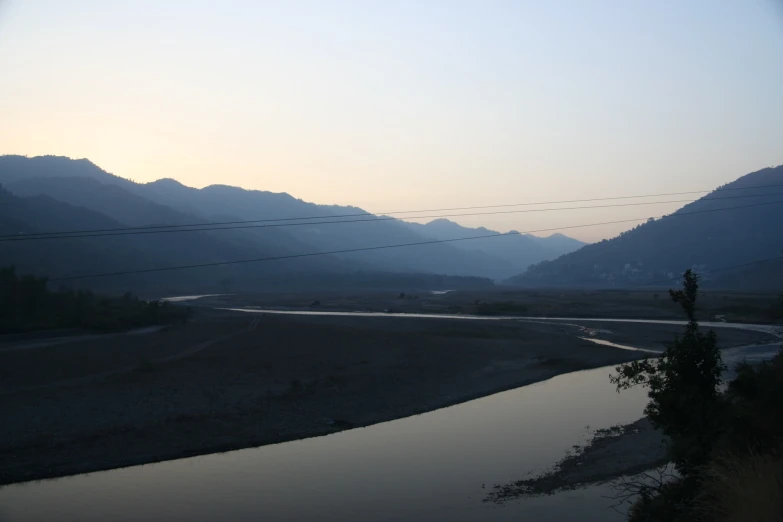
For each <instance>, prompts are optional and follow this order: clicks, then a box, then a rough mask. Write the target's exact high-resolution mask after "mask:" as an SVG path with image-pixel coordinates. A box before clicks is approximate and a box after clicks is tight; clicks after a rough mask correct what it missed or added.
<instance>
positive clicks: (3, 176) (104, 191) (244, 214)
mask: <svg viewBox="0 0 783 522" xmlns="http://www.w3.org/2000/svg"><path fill="white" fill-rule="evenodd" d="M0 183H3V184H5V186H6V187H7V188H8V189H9V190H10V191H11V192H13V194H16V195H17V196H23V197H21V198H16V199H17V200H18V201H17V203H18V206H20V208H21V207H25V206H28V204H29V203H30V201H33V200H36V201H43V200H41V199H40V197H39V196H47V198H46V199H45V201H49V202H50V203H53V204H54V203H66V204H68V206H69V208H70V209H72V210H74V211H76V210H79V209H81V210H89V211H92V213H91V216H92V219H82V220H75V221H74V220H70V221H69V220H58V219H48V218H49V217H50V212H49V211H48V210H47V208H46V205H42V206H40V208H38V209H37V210H36V211H35V212H27V213H26V214H25V215H26V216H27V217H28V219H27V220H26V219H21V218H19V216H11V215H8V216H5V219H6V225H7V230H13V231H23V232H27V233H31V232H48V231H58V230H92V229H104V228H120V227H127V226H135V227H138V226H145V225H181V224H190V223H205V222H214V221H221V222H222V221H242V220H264V219H271V220H275V221H272V222H268V223H263V222H262V223H248V224H247V225H246V227H257V226H259V225H261V226H262V227H263V228H243V229H238V230H222V231H214V232H188V233H165V234H143V235H134V236H119V237H111V238H95V239H80V240H78V243H69V244H73V245H78V246H73V247H72V251H73V252H80V251H81V252H84V253H86V252H88V251H91V250H90V249H91V248H102V246H101V245H112V246H116V247H117V248H118V250H117V252H118V253H119V252H122V253H123V256H125V258H124V259H122V260H121V261H122V262H119V263H118V262H117V261H118V259H117V258H118V257H119V256H114V257H111V256H109V258H107V259H110V260H111V261H108V260H107V261H105V262H101V263H100V266H101V267H102V268H103V270H98V271H106V268H107V267H108V268H109V269H110V270H114V269H115V267H117V266H120V265H121V266H122V267H123V268H122V269H127V267H128V266H132V267H135V268H148V267H157V266H167V265H172V264H195V263H201V262H207V263H208V262H216V261H226V260H242V259H255V258H261V257H275V256H285V255H291V254H309V253H313V252H323V251H329V250H349V249H352V248H366V247H371V246H385V245H390V244H400V243H417V242H423V241H426V238H424V237H422V236H420V235H418V234H416V233H415V232H413V231H412V230H410V229H408V227H406V226H405V225H404V224H402V223H399V222H394V221H390V222H378V223H367V222H364V223H361V222H360V223H341V224H332V225H323V224H321V225H315V224H311V223H310V221H308V220H297V221H295V223H296V224H297V225H296V226H290V227H288V226H286V227H279V226H277V225H279V224H280V223H279V221H277V220H279V219H280V218H286V217H297V218H301V217H309V216H313V217H316V218H318V217H320V218H323V217H324V216H337V215H340V214H363V213H364V212H363V211H362V210H361V209H356V208H350V207H322V206H319V205H314V204H311V203H306V202H304V201H301V200H298V199H295V198H293V197H291V196H289V195H288V194H275V193H271V192H262V191H250V190H244V189H241V188H237V187H229V186H224V185H213V186H210V187H206V188H204V189H195V188H191V187H186V186H184V185H182V184H180V183H178V182H176V181H174V180H168V179H166V180H159V181H157V182H153V183H148V184H138V183H134V182H132V181H129V180H126V179H123V178H120V177H117V176H114V175H112V174H109V173H108V172H105V171H103V170H101V169H100V168H98V167H96V166H95V165H94V164H92V163H90V162H89V161H86V160H71V159H68V158H62V157H53V156H45V157H36V158H26V157H22V156H0ZM6 197H12V196H11V194H9V193H6ZM51 214H52V215H54V211H52V213H51ZM31 215H36V216H37V218H36V222H35V223H34V224H33V223H31V222H30V219H32V218H30V216H31ZM372 218H374V216H371V215H370V216H365V217H364V218H363V219H372ZM334 220H340V219H339V218H335V219H334ZM316 221H324V219H318V220H316ZM66 223H67V224H68V225H67V226H66ZM268 225H271V226H268ZM63 241H65V240H51V241H30V242H13V243H6V245H4V246H9V247H13V248H14V249H15V252H16V253H14V252H11V253H8V252H7V250H8V249H6V252H5V253H6V254H7V255H5V256H0V262H5V263H8V262H9V261H10V262H16V264H20V265H25V264H29V266H31V267H32V268H33V269H35V270H38V271H39V272H40V270H39V269H42V265H41V264H40V263H32V260H33V259H34V258H35V255H30V256H23V255H21V254H20V252H22V251H29V252H35V253H36V255H44V256H45V255H46V253H47V252H59V250H60V247H59V246H57V245H55V244H64V243H63ZM69 241H70V240H69ZM23 243H24V246H23ZM120 247H121V248H120ZM127 249H132V252H133V254H132V255H131V254H129V253H125V251H126V250H127ZM22 258H24V259H26V260H28V261H30V263H21V262H17V261H16V260H17V259H22ZM128 260H132V262H131V261H128ZM76 265H77V263H76V262H75V261H73V262H69V263H67V264H66V265H63V264H60V265H58V267H59V270H54V271H51V270H48V269H47V270H44V273H49V274H52V275H73V274H74V273H76V272H79V271H80V269H81V268H83V267H84V266H92V265H91V264H90V263H86V264H85V265H84V266H83V267H78V266H76ZM23 268H24V266H20V270H21V269H23ZM510 270H513V266H510V265H509V264H508V263H506V262H505V261H503V260H502V259H496V258H493V257H491V256H488V255H486V254H483V253H482V252H464V251H461V250H459V249H456V248H454V247H452V246H450V245H423V246H415V247H409V248H404V249H383V250H377V251H370V252H357V253H344V254H340V255H339V256H338V255H326V256H316V257H302V258H299V259H292V260H286V261H282V262H267V263H262V264H257V263H248V264H240V265H226V266H223V267H218V268H213V269H211V270H207V269H198V270H196V272H200V274H201V275H199V276H198V277H195V276H193V277H192V278H191V279H190V280H189V281H190V282H191V283H193V284H196V283H198V284H199V285H200V287H206V286H210V285H211V286H215V285H223V286H228V285H234V286H237V285H241V286H243V287H245V288H249V287H250V286H252V287H253V288H261V287H263V288H279V287H281V285H283V283H284V282H285V281H286V277H287V278H288V279H287V281H288V283H292V284H294V286H296V285H300V286H301V285H302V284H305V283H304V282H305V281H307V284H308V285H315V286H323V287H326V286H330V285H348V286H350V285H359V286H367V285H368V284H369V285H370V286H372V281H373V280H375V281H376V282H378V283H379V284H384V285H385V284H394V285H396V284H398V283H399V282H400V281H405V280H406V279H405V278H400V277H398V276H394V277H392V276H391V275H382V273H383V272H405V273H417V274H422V273H424V274H427V273H429V274H439V275H450V276H465V277H468V278H473V279H463V280H453V279H451V280H449V281H450V285H451V286H452V287H455V288H456V287H460V286H471V287H475V286H486V285H488V284H491V283H490V282H489V281H486V280H482V279H480V277H481V276H487V277H494V278H499V277H505V276H506V275H507V274H508V272H509V271H510ZM94 271H95V270H81V272H80V273H85V272H86V273H89V272H94ZM186 272H187V271H186ZM206 273H208V274H209V275H208V277H207V276H204V275H203V274H206ZM294 273H297V274H299V276H298V277H296V278H295V280H293V281H292V280H291V278H292V277H293V276H291V277H289V276H286V274H294ZM304 273H308V274H311V275H309V276H307V277H304V275H303V274H304ZM312 274H315V275H312ZM318 274H321V275H320V276H319V275H318ZM338 274H339V277H338ZM350 274H355V275H354V276H350ZM368 274H370V275H368ZM371 274H375V275H374V276H372V275H371ZM477 277H478V278H477ZM178 278H180V279H183V278H184V280H187V277H185V276H180V275H178V276H176V277H163V276H160V277H157V278H156V277H153V276H149V277H147V279H150V280H153V279H155V280H156V281H161V280H165V281H167V282H171V281H173V280H175V279H178ZM326 279H328V280H329V281H328V282H327V281H326ZM408 280H409V281H416V282H419V283H420V282H421V281H423V280H426V278H422V277H421V276H417V278H415V279H411V278H408ZM430 280H432V281H433V284H441V283H440V282H442V281H444V280H443V279H442V278H441V279H432V278H431V279H430ZM314 281H315V282H314ZM316 282H318V283H317V284H316ZM288 283H286V284H288ZM417 284H418V283H417Z"/></svg>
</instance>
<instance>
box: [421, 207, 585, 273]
mask: <svg viewBox="0 0 783 522" xmlns="http://www.w3.org/2000/svg"><path fill="white" fill-rule="evenodd" d="M409 226H410V227H411V228H412V229H413V230H415V231H416V232H418V233H419V234H421V235H423V236H426V237H431V238H433V239H455V238H462V237H474V236H486V235H491V234H500V232H496V231H494V230H489V229H487V228H484V227H480V228H469V227H463V226H461V225H459V224H457V223H455V222H453V221H450V220H448V219H443V218H441V219H436V220H434V221H430V222H429V223H426V224H419V223H409ZM452 244H453V245H454V247H456V248H459V249H463V250H469V251H477V252H483V253H484V254H487V255H489V256H493V257H496V258H498V259H502V260H504V261H506V262H507V263H509V264H510V265H511V267H512V269H513V270H515V273H517V272H519V271H520V270H525V269H526V268H527V267H528V266H530V265H532V264H534V263H539V262H541V261H544V260H547V259H555V258H557V257H559V256H561V255H563V254H566V253H568V252H573V251H574V250H577V249H579V248H581V247H582V246H584V245H585V243H583V242H581V241H579V240H576V239H573V238H570V237H568V236H564V235H563V234H554V235H551V236H549V237H537V236H533V235H531V234H519V235H510V236H509V235H505V236H500V237H497V238H492V237H490V238H482V239H475V240H470V241H455V242H454V243H452Z"/></svg>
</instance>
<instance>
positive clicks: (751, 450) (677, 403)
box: [612, 270, 783, 522]
mask: <svg viewBox="0 0 783 522" xmlns="http://www.w3.org/2000/svg"><path fill="white" fill-rule="evenodd" d="M670 293H671V297H672V299H673V300H674V301H675V302H677V303H679V304H680V305H681V306H682V308H683V310H684V311H685V313H686V316H687V317H688V320H689V322H688V325H687V326H686V329H685V333H684V335H683V336H682V337H678V338H675V340H674V342H673V343H671V345H669V346H668V347H667V349H666V351H665V352H664V353H663V355H662V357H660V358H659V359H657V360H645V361H640V362H633V363H629V364H625V365H621V366H618V367H617V370H618V374H617V375H616V376H613V377H612V381H613V382H614V383H615V384H616V385H617V387H618V390H622V389H626V388H629V387H632V386H636V385H645V386H647V387H648V388H649V392H648V395H649V397H650V402H649V404H648V405H647V407H646V409H645V413H646V414H647V415H648V417H649V418H650V420H651V421H652V422H653V424H654V425H655V426H656V427H658V428H659V429H660V430H661V431H662V432H663V433H664V434H665V435H666V436H667V438H668V440H669V447H668V456H669V459H670V460H671V462H673V463H674V465H675V467H676V469H677V471H678V472H679V476H680V478H678V479H676V480H674V481H672V482H669V483H667V484H663V485H661V486H659V487H657V488H648V487H644V488H641V489H639V491H638V494H639V495H638V499H637V501H636V503H635V504H634V505H633V506H632V508H631V510H630V512H629V520H631V521H632V522H643V521H655V522H680V521H682V522H685V521H688V522H698V521H704V522H724V521H725V522H734V521H740V520H741V521H747V522H753V521H755V522H772V521H781V520H783V512H781V499H782V498H783V461H782V460H781V448H783V352H781V353H779V354H778V355H777V356H775V357H774V358H773V359H772V360H771V361H767V362H764V363H762V364H760V365H757V366H751V365H749V364H741V365H740V366H739V367H738V368H737V376H736V378H735V379H734V380H733V381H731V382H730V383H729V385H728V387H727V389H726V390H725V391H721V389H720V384H721V380H720V374H721V371H722V369H723V368H724V366H723V363H722V361H721V357H720V352H719V351H718V350H717V346H716V339H715V334H714V333H713V332H708V333H707V334H703V333H702V332H701V331H700V330H699V325H698V323H697V322H696V320H695V318H694V317H695V315H694V314H695V305H696V299H697V296H698V277H697V276H696V275H695V274H693V273H692V272H691V271H690V270H689V271H687V272H686V273H685V276H684V282H683V289H682V290H679V291H676V292H674V291H671V292H670Z"/></svg>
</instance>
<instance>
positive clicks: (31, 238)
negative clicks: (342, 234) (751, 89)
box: [0, 192, 783, 242]
mask: <svg viewBox="0 0 783 522" xmlns="http://www.w3.org/2000/svg"><path fill="white" fill-rule="evenodd" d="M768 196H783V192H776V193H771V194H769V193H768V194H744V195H739V196H725V197H713V198H709V199H708V200H705V201H718V200H725V199H744V198H756V197H768ZM695 201H701V200H692V199H680V200H668V201H643V202H634V203H612V204H608V205H588V206H581V207H558V208H535V209H524V210H501V211H490V212H470V213H461V214H438V215H428V216H416V219H422V218H443V217H466V216H486V215H499V214H520V213H531V212H557V211H562V210H585V209H596V208H615V207H634V206H643V205H662V204H668V203H693V202H695ZM399 220H400V218H396V217H380V218H377V217H376V218H373V219H349V220H337V221H312V222H304V223H301V222H300V223H272V224H265V225H242V226H229V227H208V228H188V229H181V228H175V229H163V230H161V229H157V228H154V229H149V230H135V231H126V232H101V233H89V234H70V235H67V234H64V233H63V234H62V235H45V236H39V235H36V234H30V235H16V236H0V242H10V241H36V240H50V239H79V238H90V237H112V236H134V235H149V234H171V233H182V232H210V231H216V230H243V229H262V228H278V227H291V226H315V225H333V224H344V223H375V222H383V221H399ZM495 235H497V234H495Z"/></svg>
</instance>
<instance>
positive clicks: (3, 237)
mask: <svg viewBox="0 0 783 522" xmlns="http://www.w3.org/2000/svg"><path fill="white" fill-rule="evenodd" d="M774 187H783V184H775V185H756V186H752V187H735V188H719V189H716V190H714V191H712V193H715V192H724V191H736V190H753V189H765V188H774ZM704 192H710V190H691V191H685V192H667V193H659V194H644V195H636V196H613V197H605V198H588V199H571V200H561V201H541V202H527V203H509V204H505V205H482V206H472V207H452V208H439V209H425V210H399V211H395V212H378V213H376V214H373V213H370V212H364V213H354V214H330V215H322V216H307V217H303V216H299V217H290V218H268V219H252V220H242V221H220V222H206V223H190V224H184V225H150V226H143V227H121V228H104V229H90V230H68V231H60V232H39V233H33V234H30V235H32V236H36V237H39V236H57V235H62V234H94V233H102V232H129V231H135V230H156V229H174V228H185V227H211V226H222V225H242V224H247V223H271V222H280V221H301V220H307V219H336V218H344V217H363V216H377V215H382V216H388V215H396V214H414V213H422V212H449V211H453V210H477V209H485V208H503V207H519V206H531V205H558V204H566V203H587V202H592V201H612V200H620V199H639V198H652V197H663V196H681V195H686V194H701V193H704ZM765 195H769V194H754V195H752V196H749V197H758V196H765ZM711 199H722V198H711ZM661 203H666V202H661ZM468 215H473V214H468ZM407 217H408V218H411V219H414V218H415V219H418V218H426V217H430V216H407ZM436 217H437V216H436ZM387 220H388V219H387ZM366 221H371V220H366ZM199 230H204V229H199ZM217 230H222V229H217ZM16 237H18V236H16V235H4V236H0V240H3V239H6V238H9V239H11V238H16Z"/></svg>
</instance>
